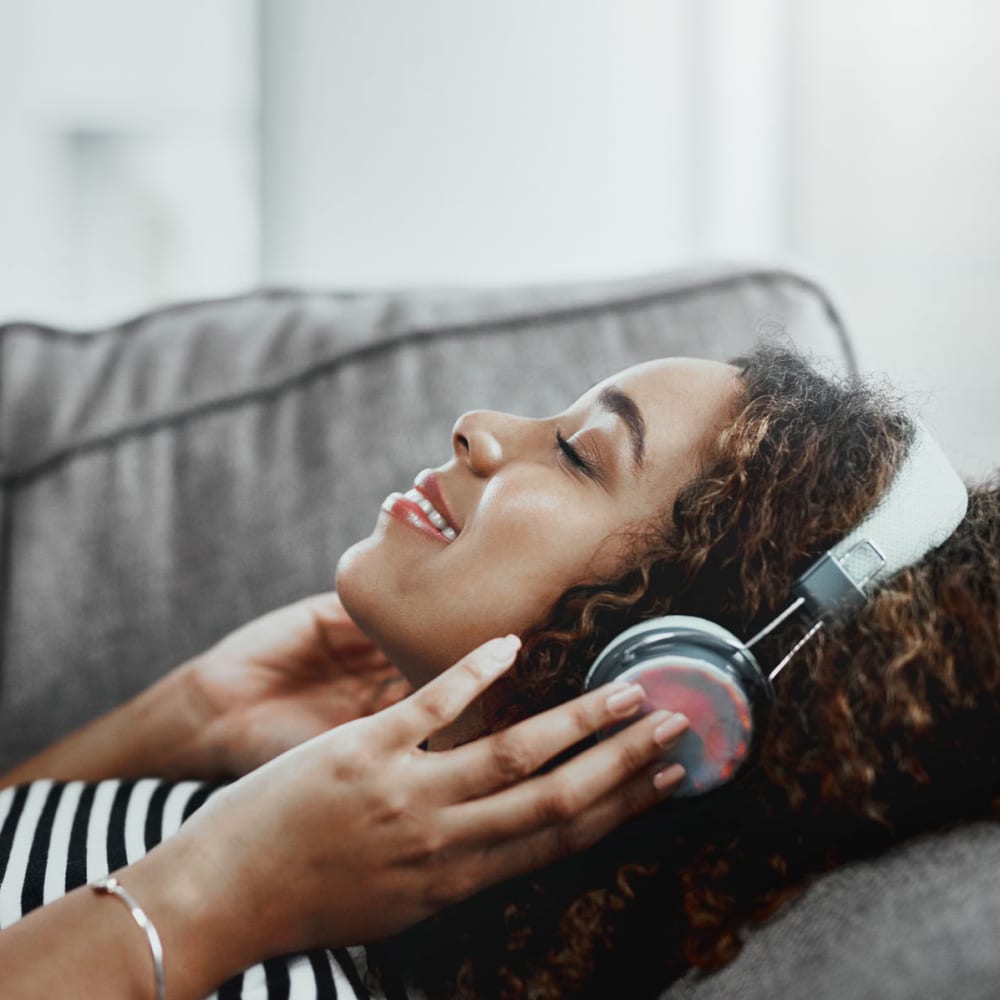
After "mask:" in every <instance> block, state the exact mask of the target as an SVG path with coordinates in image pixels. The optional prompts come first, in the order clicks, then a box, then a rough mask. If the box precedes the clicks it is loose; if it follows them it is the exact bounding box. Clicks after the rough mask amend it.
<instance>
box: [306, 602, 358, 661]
mask: <svg viewBox="0 0 1000 1000" xmlns="http://www.w3.org/2000/svg"><path fill="white" fill-rule="evenodd" d="M300 605H301V606H302V607H303V608H305V610H306V611H307V612H308V613H309V615H310V616H311V618H312V621H313V627H314V628H315V630H316V633H317V636H318V638H319V639H320V640H321V642H322V643H323V644H324V645H325V646H326V647H327V648H328V649H329V650H330V651H332V652H338V653H343V652H346V651H348V650H351V649H355V648H357V649H359V650H360V649H372V648H374V647H373V643H372V641H371V640H370V639H369V638H368V636H367V635H365V633H364V632H362V631H361V629H360V628H359V627H358V626H357V624H356V623H355V622H354V619H352V618H351V616H350V615H349V614H348V613H347V610H346V609H345V608H344V605H343V604H342V603H341V600H340V597H339V596H338V594H337V593H336V591H333V590H330V591H327V592H325V593H322V594H312V595H310V596H309V597H306V598H303V600H302V601H301V602H300Z"/></svg>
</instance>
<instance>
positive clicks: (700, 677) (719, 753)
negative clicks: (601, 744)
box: [584, 615, 774, 798]
mask: <svg viewBox="0 0 1000 1000" xmlns="http://www.w3.org/2000/svg"><path fill="white" fill-rule="evenodd" d="M613 680H623V681H634V682H636V683H637V684H640V685H641V686H642V688H643V690H645V692H646V700H645V702H644V703H643V706H642V709H641V711H642V713H648V712H652V711H655V710H656V709H658V708H665V709H668V710H669V711H671V712H683V713H684V715H686V716H687V717H688V719H690V721H691V726H690V728H689V729H688V731H687V732H686V733H685V734H684V735H683V736H682V737H681V738H680V740H678V742H677V743H676V744H675V745H674V746H672V747H671V748H669V750H667V751H665V752H664V756H663V759H664V760H668V761H677V762H678V763H679V764H682V765H683V766H684V770H685V772H686V776H685V778H684V781H683V782H682V783H681V785H680V787H679V788H678V789H677V791H676V792H675V793H674V794H673V796H671V798H678V797H680V798H687V797H691V796H695V795H702V794H703V793H705V792H710V791H712V789H714V788H718V787H719V786H720V785H724V784H726V783H727V782H728V781H731V780H732V779H733V778H734V777H736V776H737V775H738V774H739V773H740V771H741V769H742V768H743V766H744V765H745V764H747V763H748V762H749V761H750V760H751V758H752V757H753V756H754V754H755V751H756V746H755V744H756V743H757V742H758V739H757V737H758V735H759V734H760V733H762V732H763V731H764V730H765V728H766V726H767V724H768V717H769V715H770V707H771V703H772V702H773V700H774V691H773V689H772V688H771V682H770V680H769V679H768V677H767V674H765V673H764V671H763V670H762V669H761V667H760V664H759V663H758V662H757V660H756V659H755V657H754V655H753V653H752V652H751V651H750V649H749V648H748V647H747V645H746V644H745V643H744V642H742V641H741V640H740V639H739V638H738V637H737V636H735V635H733V633H732V632H730V631H729V630H728V629H725V628H723V627H722V626H721V625H719V624H717V623H716V622H712V621H709V620H707V619H705V618H694V617H692V616H690V615H665V616H663V617H661V618H650V619H648V620H647V621H643V622H640V623H639V624H638V625H633V626H632V627H631V628H629V629H626V630H625V631H624V632H622V633H621V634H620V635H618V636H616V637H615V638H614V639H613V640H612V641H611V642H609V643H608V645H607V646H605V647H604V649H602V650H601V652H600V655H598V657H597V658H596V659H595V660H594V662H593V663H592V664H591V667H590V670H589V671H588V672H587V675H586V677H585V678H584V688H585V689H586V690H591V691H592V690H594V689H595V688H599V687H601V686H602V685H603V684H607V683H608V682H610V681H613ZM630 721H634V720H630ZM628 724H629V723H624V725H628ZM618 728H620V727H618Z"/></svg>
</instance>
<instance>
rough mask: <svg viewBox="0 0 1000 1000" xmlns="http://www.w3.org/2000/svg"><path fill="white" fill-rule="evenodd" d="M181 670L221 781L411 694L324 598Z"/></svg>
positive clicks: (339, 608) (254, 627) (261, 624)
mask: <svg viewBox="0 0 1000 1000" xmlns="http://www.w3.org/2000/svg"><path fill="white" fill-rule="evenodd" d="M183 669H186V670H187V671H189V673H190V680H191V682H192V684H193V686H194V689H195V690H196V691H197V692H198V695H199V697H200V699H201V700H202V701H203V702H204V704H205V706H206V711H205V713H204V717H205V718H206V719H207V720H208V721H207V722H206V723H205V725H204V726H203V731H202V733H201V736H200V741H201V743H202V745H203V747H204V754H205V755H206V757H211V758H213V760H214V764H215V768H214V769H215V772H216V773H219V774H230V775H241V774H246V773H247V772H248V771H252V770H253V769H254V768H255V767H258V766H260V765H261V764H263V763H265V762H266V761H269V760H271V759H272V758H274V757H276V756H278V755H279V754H281V753H283V752H284V751H286V750H289V749H291V748H292V747H294V746H297V745H298V744H300V743H303V742H305V741H306V740H308V739H311V738H312V737H313V736H316V735H318V734H319V733H322V732H324V731H326V730H327V729H331V728H332V727H334V726H339V725H342V724H343V723H345V722H350V721H351V720H352V719H358V718H361V717H362V716H366V715H372V714H373V713H375V712H378V711H381V710H382V709H383V708H386V707H388V706H389V705H392V704H395V703H396V702H397V701H399V700H400V699H402V698H404V697H406V695H407V694H409V693H410V691H411V690H412V688H411V686H410V684H409V683H408V682H407V681H406V680H405V679H404V678H403V677H402V675H401V674H400V673H399V671H398V670H397V669H396V668H395V667H394V666H393V665H392V663H390V662H389V660H387V659H386V658H385V656H384V655H383V654H382V653H381V652H380V651H379V650H378V649H376V648H375V646H374V645H373V644H372V643H371V642H370V641H369V639H368V638H367V637H366V636H365V635H364V633H362V632H361V630H360V629H359V628H358V627H357V625H355V624H354V622H353V621H352V620H351V618H350V616H349V615H348V614H347V612H346V611H345V610H344V606H343V604H341V602H340V598H339V597H338V596H337V595H336V594H335V593H332V592H331V593H326V594H316V595H314V596H312V597H307V598H305V599H304V600H301V601H297V602H296V603H294V604H290V605H288V606H286V607H283V608H279V609H277V610H276V611H272V612H270V613H268V614H266V615H264V616H263V617H261V618H257V619H255V620H254V621H252V622H250V623H249V624H247V625H244V626H242V627H241V628H239V629H237V630H236V631H235V632H232V633H230V634H229V635H228V636H226V637H225V638H224V639H222V640H221V641H220V642H218V643H216V644H215V645H214V646H212V647H211V648H210V649H208V650H207V651H206V652H204V653H203V654H201V656H199V657H196V658H195V659H194V660H192V661H191V662H190V663H189V664H187V665H186V666H185V667H184V668H183Z"/></svg>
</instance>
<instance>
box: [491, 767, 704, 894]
mask: <svg viewBox="0 0 1000 1000" xmlns="http://www.w3.org/2000/svg"><path fill="white" fill-rule="evenodd" d="M654 773H658V774H662V775H664V777H663V778H661V781H660V783H659V786H658V785H656V784H654V777H653V775H654ZM683 779H684V768H683V767H681V765H680V764H672V765H670V766H669V767H667V768H666V769H661V768H660V767H659V766H656V767H654V768H652V769H648V768H647V769H646V770H644V771H642V772H640V773H639V774H636V775H633V776H632V777H631V778H630V779H629V780H628V781H627V782H626V783H625V784H624V785H622V786H621V787H620V788H618V789H616V790H615V791H613V792H611V793H609V794H608V795H605V796H604V797H603V798H601V799H600V800H598V801H597V802H595V803H593V804H592V805H590V806H588V807H587V808H586V809H584V810H583V812H581V813H579V814H577V815H576V816H574V817H573V818H572V819H570V820H567V821H564V822H562V823H556V824H553V825H550V826H546V827H543V828H542V829H539V830H536V831H534V832H533V833H529V834H527V835H525V836H521V837H513V838H510V839H508V840H505V841H503V842H501V843H498V844H497V845H496V846H495V847H494V848H493V849H492V850H491V851H489V852H488V853H487V854H486V855H485V856H483V855H481V856H480V857H481V858H483V861H482V864H483V866H484V869H485V871H486V872H487V873H488V877H489V878H491V879H492V880H494V881H496V882H500V881H503V880H504V879H507V878H513V877H514V876H515V875H521V874H523V873H525V872H530V871H534V870H535V869H537V868H542V867H544V866H545V865H548V864H552V863H553V862H554V861H559V860H561V859H562V858H565V857H569V856H570V855H572V854H576V853H578V852H579V851H583V850H586V849H587V848H588V847H592V846H593V845H594V844H596V843H598V841H600V840H603V839H604V837H606V836H607V835H608V834H609V833H611V831H612V830H615V829H617V828H618V827H619V826H620V825H621V824H622V823H624V822H626V821H627V820H630V819H634V818H635V817H636V816H639V815H641V814H642V813H644V812H645V811H646V810H647V809H650V808H652V807H653V806H655V805H656V804H657V803H661V802H663V801H664V800H665V799H668V798H669V797H670V796H671V795H672V794H673V793H674V792H675V791H676V790H677V787H678V785H680V783H681V781H682V780H683Z"/></svg>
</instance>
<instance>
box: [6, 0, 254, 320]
mask: <svg viewBox="0 0 1000 1000" xmlns="http://www.w3.org/2000/svg"><path fill="white" fill-rule="evenodd" d="M256 26H257V24H256V11H255V9H254V7H253V5H252V4H251V3H247V2H245V0H213V2H212V3H209V4H206V3H202V2H200V0H170V2H163V0H155V2H143V3H134V2H132V0H86V3H78V2H75V0H0V321H2V320H4V319H10V318H13V317H32V318H38V319H43V320H46V321H48V322H52V323H60V324H65V325H68V326H71V327H74V328H80V327H87V326H92V325H97V324H100V323H103V322H107V321H108V320H110V319H115V318H121V317H122V316H125V315H128V314H129V313H133V312H137V311H139V310H142V309H147V308H150V307H151V306H154V305H157V304H160V303H163V302H168V301H172V300H174V299H177V298H185V297H193V296H199V295H207V294H218V293H219V292H221V291H229V290H232V289H233V288H237V287H247V286H249V285H252V284H253V283H255V282H256V281H257V278H258V275H259V264H260V260H259V257H260V253H259V245H258V238H259V237H258V218H259V213H258V206H257V195H258V178H257V91H256V82H257V81H256V69H257V60H256Z"/></svg>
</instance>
